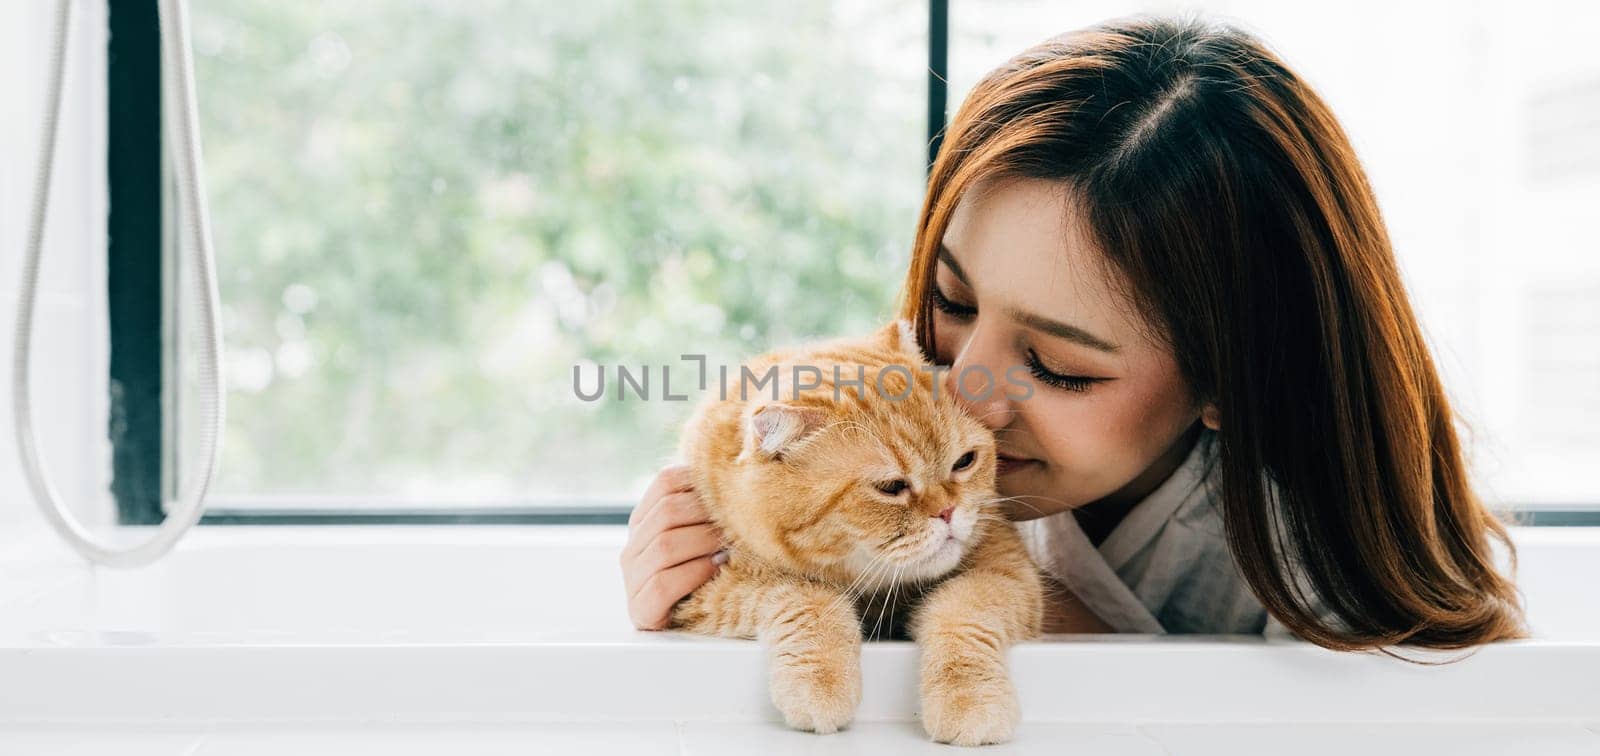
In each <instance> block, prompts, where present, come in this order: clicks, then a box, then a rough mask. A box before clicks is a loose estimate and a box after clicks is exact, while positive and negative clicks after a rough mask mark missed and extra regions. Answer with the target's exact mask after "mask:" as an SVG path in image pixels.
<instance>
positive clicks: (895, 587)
mask: <svg viewBox="0 0 1600 756" xmlns="http://www.w3.org/2000/svg"><path fill="white" fill-rule="evenodd" d="M899 594H900V570H899V569H898V568H897V569H896V570H895V573H894V581H893V582H892V583H891V585H890V588H889V601H890V603H889V635H890V636H893V635H894V610H895V607H896V606H898V605H899Z"/></svg>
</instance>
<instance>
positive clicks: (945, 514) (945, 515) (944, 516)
mask: <svg viewBox="0 0 1600 756" xmlns="http://www.w3.org/2000/svg"><path fill="white" fill-rule="evenodd" d="M955 511H956V508H955V507H954V506H948V507H945V508H944V510H943V511H941V512H939V519H941V520H944V521H945V522H949V521H950V515H952V514H955Z"/></svg>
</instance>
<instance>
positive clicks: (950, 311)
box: [933, 286, 978, 320]
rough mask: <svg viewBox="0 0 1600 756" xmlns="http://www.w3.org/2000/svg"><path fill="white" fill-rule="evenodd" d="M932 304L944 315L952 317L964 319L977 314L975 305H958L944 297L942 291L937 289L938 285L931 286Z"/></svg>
mask: <svg viewBox="0 0 1600 756" xmlns="http://www.w3.org/2000/svg"><path fill="white" fill-rule="evenodd" d="M933 306H934V307H937V308H939V311H940V312H943V313H944V314H946V315H949V316H951V317H954V318H960V319H962V320H966V319H967V318H970V317H972V316H973V315H976V314H978V308H976V307H972V306H969V305H959V304H956V303H955V302H952V301H950V298H949V297H946V296H945V295H944V292H942V291H940V290H939V287H938V286H934V287H933Z"/></svg>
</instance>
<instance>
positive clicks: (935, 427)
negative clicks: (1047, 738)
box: [669, 320, 1044, 745]
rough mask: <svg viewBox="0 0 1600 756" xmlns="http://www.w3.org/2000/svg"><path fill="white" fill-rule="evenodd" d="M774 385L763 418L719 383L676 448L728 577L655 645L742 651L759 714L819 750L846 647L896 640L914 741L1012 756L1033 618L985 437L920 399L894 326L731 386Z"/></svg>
mask: <svg viewBox="0 0 1600 756" xmlns="http://www.w3.org/2000/svg"><path fill="white" fill-rule="evenodd" d="M773 365H777V366H778V368H779V370H778V373H777V386H778V389H779V390H778V392H777V395H778V398H777V399H776V400H774V399H773V387H772V384H766V385H764V386H762V387H761V388H759V389H757V388H755V385H756V384H755V383H754V382H750V381H746V382H745V394H744V396H745V397H747V398H741V395H740V389H739V383H740V376H734V375H729V376H728V377H727V378H726V381H727V383H726V384H725V386H724V390H725V396H726V398H723V394H722V393H719V394H718V395H717V396H713V397H712V398H710V399H708V400H707V401H706V402H705V403H704V404H702V405H701V406H700V407H699V408H697V409H696V411H695V413H694V414H693V416H692V417H691V418H690V419H689V421H688V423H687V425H686V426H685V428H684V436H683V441H682V446H681V449H680V451H681V453H682V455H683V459H684V461H685V462H687V463H688V464H689V466H690V467H691V468H692V470H693V476H694V487H695V490H696V491H697V492H698V494H699V496H700V498H701V501H702V502H703V503H704V504H705V507H706V509H707V511H708V512H709V513H710V516H711V519H712V521H713V522H715V523H716V524H717V525H718V527H720V528H721V529H722V531H723V533H724V534H725V537H726V538H727V540H728V542H729V559H728V561H727V563H726V564H724V565H723V567H722V570H721V571H720V572H719V573H718V574H717V575H716V576H715V577H713V578H712V579H711V580H710V581H709V582H707V583H706V584H704V585H703V586H701V587H700V588H699V589H697V590H696V591H695V592H694V593H692V594H690V595H689V596H687V597H685V598H684V599H683V600H682V601H681V602H679V603H678V604H677V605H676V606H675V607H674V608H673V612H672V616H671V619H670V624H669V627H673V628H680V629H684V630H688V631H692V632H698V633H704V634H708V635H721V636H727V637H735V638H756V639H759V640H760V641H761V642H762V643H763V645H764V646H766V648H767V649H768V665H769V669H768V672H769V687H770V691H771V695H772V702H773V703H774V704H775V705H776V706H777V708H778V710H779V711H780V712H782V713H783V716H784V719H785V720H786V721H787V722H788V723H789V725H790V726H792V727H795V728H799V729H803V730H813V731H816V732H819V733H828V732H833V731H835V730H837V729H839V728H841V727H843V726H845V725H846V724H847V723H849V722H850V720H851V718H852V717H853V716H854V714H855V708H856V705H857V703H858V702H859V701H860V699H861V670H860V655H861V640H862V635H863V632H870V633H874V634H879V633H880V632H886V633H888V634H889V635H890V636H891V637H893V636H894V633H895V631H896V630H897V629H898V630H900V631H902V632H903V633H905V635H906V636H907V637H909V638H911V639H914V640H915V641H917V643H918V645H919V646H920V648H921V653H922V659H921V691H920V692H921V698H922V723H923V726H924V728H926V730H927V732H928V734H929V735H930V736H932V737H933V738H934V739H935V740H938V741H940V742H946V743H956V744H961V745H978V744H984V743H1000V742H1004V741H1006V740H1009V739H1010V737H1011V733H1012V730H1013V729H1014V728H1015V726H1016V724H1017V720H1018V710H1017V700H1016V692H1015V689H1014V688H1013V687H1012V684H1011V679H1010V676H1009V674H1008V672H1007V670H1006V652H1007V650H1008V648H1009V647H1010V646H1011V644H1013V643H1015V642H1017V641H1019V640H1024V639H1031V638H1035V637H1037V636H1038V635H1039V633H1040V629H1041V628H1040V625H1041V622H1042V615H1043V602H1044V599H1043V596H1042V593H1041V591H1042V584H1041V578H1040V573H1039V571H1038V569H1037V568H1036V567H1035V565H1034V563H1033V561H1032V560H1031V558H1030V557H1029V556H1028V553H1027V551H1026V549H1025V548H1024V547H1023V545H1022V542H1021V540H1020V538H1019V537H1018V535H1017V531H1016V529H1015V528H1014V526H1012V524H1011V523H1010V522H1008V521H1007V520H1005V519H1004V518H1003V517H1002V516H1001V515H1000V513H999V512H998V511H997V510H996V509H995V508H994V507H995V505H996V496H995V491H994V479H995V449H994V436H993V434H992V433H991V432H990V431H989V430H988V429H987V428H985V427H984V426H983V425H982V424H981V423H979V422H978V421H977V420H975V419H973V418H972V416H971V415H969V414H968V413H967V412H965V411H964V410H962V409H961V408H960V407H959V405H957V404H956V403H955V401H954V400H953V399H952V397H950V396H949V391H948V389H947V387H945V386H943V385H939V386H936V385H935V383H934V380H933V378H934V376H933V375H932V374H931V372H930V370H928V369H926V368H927V365H928V363H927V362H926V361H924V359H923V357H922V354H921V351H920V350H919V349H918V347H917V344H916V340H915V338H914V337H913V336H912V334H911V331H910V326H909V324H908V323H907V322H906V321H904V320H901V321H896V322H894V323H890V324H889V325H887V326H885V327H883V328H881V329H879V330H878V331H877V332H876V333H874V334H872V335H870V336H868V337H865V338H851V339H836V340H833V341H827V342H820V343H817V344H814V345H811V346H807V347H800V348H797V349H789V350H780V351H777V352H773V353H771V354H768V355H764V356H762V357H758V358H756V359H754V360H752V361H750V362H749V363H748V364H747V367H748V368H749V369H750V371H751V374H752V376H754V377H755V378H760V377H762V376H764V375H765V374H766V371H767V370H768V368H769V367H770V366H773ZM794 365H803V366H809V367H810V368H814V369H815V370H814V371H813V370H804V371H803V372H800V373H795V371H794V370H793V366H794ZM835 366H838V367H839V370H838V372H837V373H836V372H835ZM895 366H899V367H895ZM836 378H837V379H838V380H837V386H836ZM863 379H864V380H863ZM801 382H803V383H804V385H803V386H801V385H800V384H801ZM818 383H820V384H821V385H820V386H816V387H815V388H813V386H814V385H816V384H818ZM797 386H799V387H800V388H801V389H802V390H800V391H799V392H798V395H796V390H795V389H796V387H797ZM880 386H881V388H880ZM836 389H837V397H836ZM995 390H999V389H998V388H996V389H995ZM874 606H876V607H877V608H876V611H874V609H873V607H874ZM885 623H886V624H885Z"/></svg>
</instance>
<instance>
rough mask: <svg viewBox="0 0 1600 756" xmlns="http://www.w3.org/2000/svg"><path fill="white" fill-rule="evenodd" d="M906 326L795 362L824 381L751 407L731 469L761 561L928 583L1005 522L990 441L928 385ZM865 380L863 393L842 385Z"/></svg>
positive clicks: (878, 582)
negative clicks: (751, 517)
mask: <svg viewBox="0 0 1600 756" xmlns="http://www.w3.org/2000/svg"><path fill="white" fill-rule="evenodd" d="M904 326H905V324H904V323H903V322H901V323H898V324H890V326H888V327H886V328H884V329H881V330H880V331H879V332H878V333H876V334H874V335H873V337H872V338H871V339H869V340H866V341H858V342H844V341H839V342H833V345H832V346H828V347H823V348H819V349H817V350H814V351H811V352H808V353H805V354H803V355H801V356H799V357H798V358H797V359H796V362H797V363H810V364H814V365H815V366H817V367H819V368H820V372H822V373H823V374H824V375H823V377H822V379H821V380H822V385H821V386H820V387H817V388H815V389H810V388H808V389H807V390H805V391H803V392H801V394H800V395H799V398H798V400H791V397H792V393H791V392H790V391H789V390H788V387H787V386H788V384H785V390H784V391H783V392H781V393H780V401H775V402H774V401H768V402H765V403H762V404H756V405H753V406H751V407H749V408H748V409H747V411H746V413H745V418H744V428H743V432H744V434H745V435H744V451H743V453H742V454H741V455H740V461H739V464H741V465H742V466H744V475H743V476H742V477H743V479H744V480H745V481H746V482H747V483H748V484H749V487H748V488H747V490H748V491H759V492H761V493H760V496H759V498H760V499H761V503H760V506H762V507H763V508H766V509H767V511H766V512H765V513H764V515H765V516H764V517H763V518H762V520H763V521H765V522H767V523H770V525H771V527H770V530H769V533H768V536H769V537H770V539H771V541H770V542H771V543H772V544H773V546H774V547H775V548H772V549H771V551H772V552H773V553H772V554H769V555H768V556H770V557H774V558H778V559H784V560H787V561H789V562H791V563H793V564H792V566H794V567H798V568H802V569H805V568H812V569H815V568H817V567H819V566H829V567H832V568H834V569H836V570H843V571H844V572H845V573H846V574H847V575H848V576H849V577H850V578H851V579H852V580H853V579H855V578H861V584H862V585H867V586H874V585H875V586H883V585H887V584H890V583H904V582H914V581H919V580H928V579H932V578H936V577H939V576H941V575H944V574H946V573H948V572H950V571H951V570H952V569H954V568H955V567H956V566H957V565H958V564H959V563H960V561H961V558H962V557H963V556H964V555H965V554H966V553H967V551H968V550H969V548H970V546H971V545H972V543H973V542H974V540H975V536H976V535H977V533H978V524H979V522H980V521H981V520H982V519H984V518H999V517H1001V514H1000V510H999V507H998V504H997V502H995V500H994V499H995V493H994V481H995V444H994V436H993V433H992V432H991V431H990V430H989V429H988V428H986V427H985V426H984V425H983V424H982V423H979V422H978V421H977V420H976V419H974V418H973V417H972V416H971V415H969V414H968V413H967V411H965V410H964V409H962V407H961V405H960V404H959V403H958V402H956V401H954V399H953V398H952V397H950V396H949V395H948V392H947V391H946V390H945V387H944V386H943V385H942V382H937V381H935V380H934V375H933V373H931V372H930V371H929V370H928V369H927V368H926V365H927V363H926V362H924V361H923V359H922V356H921V354H920V351H919V350H918V349H917V347H916V342H915V339H914V338H911V337H910V335H909V333H908V332H907V331H906V329H905V327H904ZM833 365H839V366H840V368H841V372H840V377H841V378H842V380H841V381H840V382H839V383H838V384H837V385H838V387H839V390H838V391H837V397H836V392H835V385H836V384H835V380H834V378H835V376H834V375H833V367H832V366H833ZM857 365H860V366H861V368H857V367H856V366H857ZM785 369H787V368H785ZM863 376H864V378H865V386H864V390H861V389H862V388H863V387H861V386H855V385H851V384H850V383H848V382H850V381H855V380H856V379H857V378H860V377H863ZM813 382H815V381H814V380H812V379H811V377H809V376H808V377H807V385H808V386H809V385H810V383H813ZM880 383H881V385H882V390H881V391H880V390H879V388H878V386H879V384H880ZM936 392H937V396H936V395H935V394H936ZM752 503H754V502H752ZM764 550H766V549H764Z"/></svg>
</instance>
